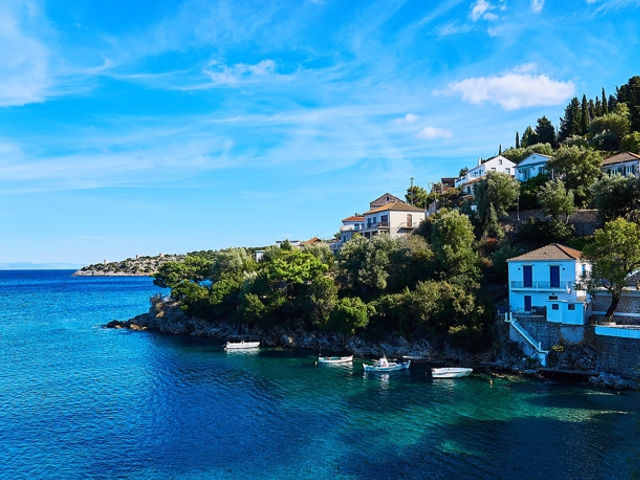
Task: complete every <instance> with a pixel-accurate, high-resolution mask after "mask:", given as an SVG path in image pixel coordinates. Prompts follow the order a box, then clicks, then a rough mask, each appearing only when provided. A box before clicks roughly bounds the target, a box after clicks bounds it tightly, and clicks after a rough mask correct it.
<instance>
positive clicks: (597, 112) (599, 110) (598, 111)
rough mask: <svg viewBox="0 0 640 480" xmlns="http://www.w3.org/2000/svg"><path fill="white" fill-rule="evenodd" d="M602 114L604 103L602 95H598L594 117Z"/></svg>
mask: <svg viewBox="0 0 640 480" xmlns="http://www.w3.org/2000/svg"><path fill="white" fill-rule="evenodd" d="M600 116H602V103H601V102H600V97H596V103H595V104H594V106H593V118H596V117H600Z"/></svg>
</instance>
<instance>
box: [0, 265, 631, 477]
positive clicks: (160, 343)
mask: <svg viewBox="0 0 640 480" xmlns="http://www.w3.org/2000/svg"><path fill="white" fill-rule="evenodd" d="M71 273H72V271H0V300H1V303H0V479H11V480H15V479H67V480H68V479H176V480H178V479H179V480H182V479H184V480H187V479H189V480H195V479H296V480H300V479H313V480H319V479H345V480H346V479H349V480H360V479H362V480H365V479H366V480H371V479H625V478H637V477H635V476H637V475H640V441H639V439H640V394H638V393H636V392H633V391H622V392H616V391H612V390H602V389H599V388H592V387H590V386H589V384H588V383H584V382H576V383H566V382H558V381H549V380H546V381H545V380H540V379H527V378H522V377H518V376H510V375H501V376H490V375H489V374H488V373H475V374H474V375H472V376H470V377H467V378H464V379H458V380H433V379H432V378H431V377H430V376H429V375H428V374H427V373H428V366H427V365H412V366H411V368H410V369H409V370H408V371H401V372H395V373H392V374H387V375H376V374H369V375H365V374H364V373H363V368H362V363H363V362H364V361H370V360H368V359H357V360H356V361H354V363H353V365H352V366H347V367H345V366H342V367H340V366H326V365H322V366H317V365H316V364H315V360H316V358H317V353H318V352H314V351H309V350H285V349H279V348H261V349H259V350H255V351H244V352H229V353H227V352H225V351H224V350H223V348H222V342H221V341H219V340H212V339H204V338H192V337H189V336H169V335H163V334H158V333H153V332H146V331H145V332H140V331H128V330H113V329H105V328H104V325H105V324H106V323H107V322H109V321H111V320H114V319H119V320H124V319H128V318H131V317H133V316H135V315H137V314H139V313H142V312H145V311H147V309H148V307H149V297H150V296H151V295H153V294H156V293H159V292H162V291H161V290H160V289H159V288H158V287H155V286H154V285H153V283H152V280H151V279H149V278H131V277H123V278H104V277H72V276H71ZM325 353H328V352H325ZM490 380H492V381H493V383H491V382H490Z"/></svg>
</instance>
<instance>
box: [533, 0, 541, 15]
mask: <svg viewBox="0 0 640 480" xmlns="http://www.w3.org/2000/svg"><path fill="white" fill-rule="evenodd" d="M543 8H544V0H531V11H532V12H533V13H540V12H541V11H542V9H543Z"/></svg>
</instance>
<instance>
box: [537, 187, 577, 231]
mask: <svg viewBox="0 0 640 480" xmlns="http://www.w3.org/2000/svg"><path fill="white" fill-rule="evenodd" d="M538 198H539V200H540V206H541V207H542V213H544V214H545V215H549V216H551V217H553V219H554V220H559V219H560V217H564V223H568V222H569V217H570V216H571V215H572V214H573V213H574V212H575V211H576V207H575V205H574V202H573V191H571V190H567V189H566V188H565V187H564V182H562V180H558V179H556V180H550V181H548V182H547V183H545V184H544V185H543V186H542V187H541V188H540V192H539V193H538Z"/></svg>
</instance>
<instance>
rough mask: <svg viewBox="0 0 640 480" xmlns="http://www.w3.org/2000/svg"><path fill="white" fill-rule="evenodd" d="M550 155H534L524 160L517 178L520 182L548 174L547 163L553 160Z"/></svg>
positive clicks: (519, 167) (518, 168)
mask: <svg viewBox="0 0 640 480" xmlns="http://www.w3.org/2000/svg"><path fill="white" fill-rule="evenodd" d="M551 158H552V157H550V156H549V155H543V154H541V153H532V154H531V155H529V156H528V157H527V158H525V159H524V160H522V162H520V163H519V164H518V167H517V178H518V180H519V181H520V182H526V181H527V180H529V179H530V178H533V177H536V176H538V175H539V174H541V173H548V172H549V168H548V166H547V162H548V161H549V160H550V159H551Z"/></svg>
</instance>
